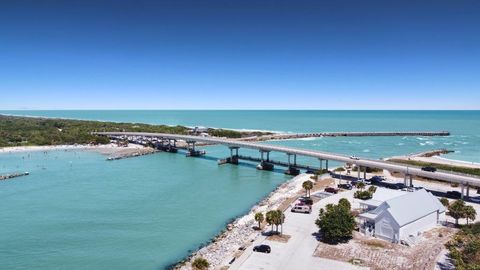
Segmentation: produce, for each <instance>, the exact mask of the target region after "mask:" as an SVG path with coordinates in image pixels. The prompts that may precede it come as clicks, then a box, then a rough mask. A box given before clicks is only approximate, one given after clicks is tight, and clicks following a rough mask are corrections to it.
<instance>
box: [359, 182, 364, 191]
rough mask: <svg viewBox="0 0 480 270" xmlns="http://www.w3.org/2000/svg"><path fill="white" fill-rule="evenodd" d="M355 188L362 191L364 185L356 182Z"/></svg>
mask: <svg viewBox="0 0 480 270" xmlns="http://www.w3.org/2000/svg"><path fill="white" fill-rule="evenodd" d="M357 188H358V189H360V190H363V189H364V188H365V183H363V182H358V183H357Z"/></svg>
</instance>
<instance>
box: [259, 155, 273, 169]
mask: <svg viewBox="0 0 480 270" xmlns="http://www.w3.org/2000/svg"><path fill="white" fill-rule="evenodd" d="M259 151H260V164H258V165H257V169H258V170H265V171H273V164H272V163H270V162H269V161H270V151H264V150H259ZM264 152H265V153H267V160H264V159H263V153H264Z"/></svg>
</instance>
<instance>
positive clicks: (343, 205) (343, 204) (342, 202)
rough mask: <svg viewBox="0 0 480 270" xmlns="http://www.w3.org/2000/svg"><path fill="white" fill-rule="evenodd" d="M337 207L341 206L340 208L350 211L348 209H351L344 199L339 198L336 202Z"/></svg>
mask: <svg viewBox="0 0 480 270" xmlns="http://www.w3.org/2000/svg"><path fill="white" fill-rule="evenodd" d="M338 205H339V206H342V207H345V208H346V209H348V210H349V211H350V209H351V208H352V205H351V204H350V202H349V201H348V200H347V199H345V198H341V199H340V200H339V201H338Z"/></svg>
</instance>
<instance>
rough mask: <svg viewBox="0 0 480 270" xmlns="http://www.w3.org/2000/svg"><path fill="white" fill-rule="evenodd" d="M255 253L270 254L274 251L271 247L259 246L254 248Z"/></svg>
mask: <svg viewBox="0 0 480 270" xmlns="http://www.w3.org/2000/svg"><path fill="white" fill-rule="evenodd" d="M253 251H256V252H263V253H270V252H271V251H272V249H271V248H270V246H269V245H258V246H255V247H253Z"/></svg>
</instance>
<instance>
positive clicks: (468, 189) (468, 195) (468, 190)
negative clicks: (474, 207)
mask: <svg viewBox="0 0 480 270" xmlns="http://www.w3.org/2000/svg"><path fill="white" fill-rule="evenodd" d="M469 197H470V185H468V184H467V198H469Z"/></svg>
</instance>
